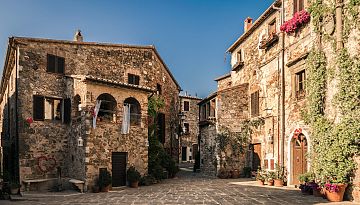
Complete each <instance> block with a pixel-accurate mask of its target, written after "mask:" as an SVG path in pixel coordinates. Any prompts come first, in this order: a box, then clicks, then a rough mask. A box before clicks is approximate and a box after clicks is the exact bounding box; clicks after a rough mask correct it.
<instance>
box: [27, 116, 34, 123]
mask: <svg viewBox="0 0 360 205" xmlns="http://www.w3.org/2000/svg"><path fill="white" fill-rule="evenodd" d="M26 122H27V123H29V124H31V123H33V122H34V120H33V119H32V118H31V117H29V118H27V119H26Z"/></svg>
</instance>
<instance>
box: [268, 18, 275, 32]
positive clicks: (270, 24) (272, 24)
mask: <svg viewBox="0 0 360 205" xmlns="http://www.w3.org/2000/svg"><path fill="white" fill-rule="evenodd" d="M268 29H269V30H268V35H269V36H273V35H275V34H276V20H275V19H274V20H273V21H272V22H271V23H269V28H268Z"/></svg>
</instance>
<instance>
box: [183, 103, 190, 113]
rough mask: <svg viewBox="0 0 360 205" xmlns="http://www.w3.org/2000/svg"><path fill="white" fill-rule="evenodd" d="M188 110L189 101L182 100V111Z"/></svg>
mask: <svg viewBox="0 0 360 205" xmlns="http://www.w3.org/2000/svg"><path fill="white" fill-rule="evenodd" d="M189 110H190V102H189V101H184V111H189Z"/></svg>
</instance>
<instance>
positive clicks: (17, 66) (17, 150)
mask: <svg viewBox="0 0 360 205" xmlns="http://www.w3.org/2000/svg"><path fill="white" fill-rule="evenodd" d="M14 42H15V41H14ZM15 44H16V42H15ZM18 70H19V45H16V53H15V119H16V123H15V136H16V141H15V147H16V152H15V154H16V156H15V158H16V159H17V160H16V162H15V163H16V167H17V173H15V174H16V180H17V181H18V182H19V183H20V166H19V161H20V158H19V116H18V113H19V111H18V109H19V103H18V99H19V92H18V91H19V89H18V86H19V85H18V77H19V76H18Z"/></svg>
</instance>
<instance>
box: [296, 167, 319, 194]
mask: <svg viewBox="0 0 360 205" xmlns="http://www.w3.org/2000/svg"><path fill="white" fill-rule="evenodd" d="M298 179H299V181H300V186H299V188H300V190H301V193H303V194H309V195H312V194H313V189H312V183H315V182H314V181H315V175H314V174H313V173H311V172H306V173H304V174H300V175H299V177H298Z"/></svg>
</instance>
